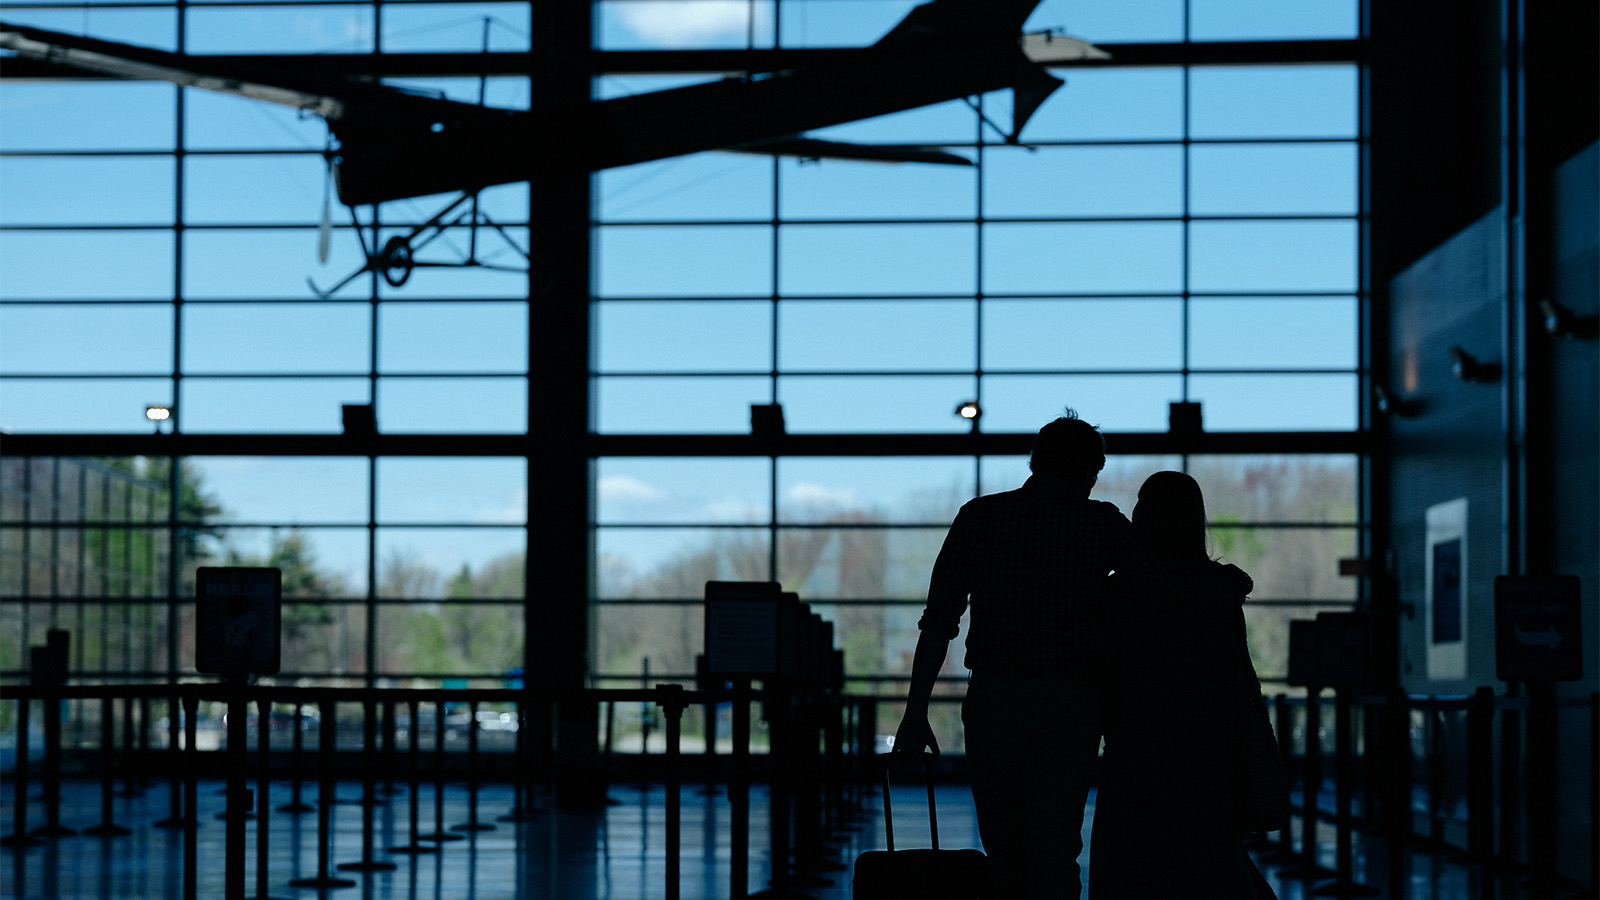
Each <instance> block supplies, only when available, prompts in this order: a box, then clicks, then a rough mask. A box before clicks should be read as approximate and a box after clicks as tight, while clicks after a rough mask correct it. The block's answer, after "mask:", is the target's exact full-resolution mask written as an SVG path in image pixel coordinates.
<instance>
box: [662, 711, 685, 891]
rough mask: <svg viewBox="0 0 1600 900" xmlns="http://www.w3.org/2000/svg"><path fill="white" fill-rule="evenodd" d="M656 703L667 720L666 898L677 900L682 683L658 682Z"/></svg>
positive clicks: (680, 876)
mask: <svg viewBox="0 0 1600 900" xmlns="http://www.w3.org/2000/svg"><path fill="white" fill-rule="evenodd" d="M656 694H657V702H658V703H659V704H660V705H661V713H662V717H663V718H665V719H666V726H667V758H666V767H667V771H666V794H667V809H666V817H667V820H666V830H667V900H678V895H679V891H680V883H681V881H682V872H681V865H680V859H679V852H680V850H681V847H682V840H683V832H682V828H683V822H682V808H681V804H682V802H683V798H682V794H681V792H682V788H683V773H682V772H681V771H679V765H680V763H681V762H682V760H681V759H680V756H681V753H680V750H681V748H680V747H679V746H678V744H679V740H680V739H681V738H682V734H683V709H684V707H685V706H686V705H687V704H686V703H685V702H684V700H683V685H681V684H658V685H656Z"/></svg>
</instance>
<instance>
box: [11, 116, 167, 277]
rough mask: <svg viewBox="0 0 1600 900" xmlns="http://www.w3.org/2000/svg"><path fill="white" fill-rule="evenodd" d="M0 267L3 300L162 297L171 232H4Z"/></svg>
mask: <svg viewBox="0 0 1600 900" xmlns="http://www.w3.org/2000/svg"><path fill="white" fill-rule="evenodd" d="M7 130H10V129H9V126H8V128H7ZM0 271H4V272H5V273H6V285H5V293H6V299H8V300H79V299H81V300H146V299H156V300H160V299H165V298H168V297H170V296H172V232H171V231H8V232H6V238H5V240H3V241H0Z"/></svg>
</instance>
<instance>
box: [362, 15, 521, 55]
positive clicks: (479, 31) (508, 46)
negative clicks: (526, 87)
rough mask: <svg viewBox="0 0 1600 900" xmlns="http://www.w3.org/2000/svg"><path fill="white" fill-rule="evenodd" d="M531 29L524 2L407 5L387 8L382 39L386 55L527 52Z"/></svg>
mask: <svg viewBox="0 0 1600 900" xmlns="http://www.w3.org/2000/svg"><path fill="white" fill-rule="evenodd" d="M531 28H532V25H531V23H530V22H529V12H528V6H527V5H526V4H522V3H449V4H445V3H408V4H405V5H402V6H396V7H395V8H393V9H385V10H384V12H383V34H382V35H380V41H381V43H382V49H383V51H384V52H386V53H401V52H405V53H482V52H485V51H489V52H524V53H525V52H527V51H528V49H529V47H530V44H529V37H528V35H529V31H530V29H531ZM486 32H487V38H488V45H487V46H485V45H484V40H485V33H486Z"/></svg>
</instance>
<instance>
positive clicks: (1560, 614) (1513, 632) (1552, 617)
mask: <svg viewBox="0 0 1600 900" xmlns="http://www.w3.org/2000/svg"><path fill="white" fill-rule="evenodd" d="M1578 587H1579V585H1578V576H1576V575H1543V576H1540V575H1501V576H1499V577H1498V578H1496V579H1495V580H1494V674H1495V677H1496V678H1498V679H1500V680H1501V681H1578V680H1579V679H1581V678H1583V620H1582V616H1581V614H1580V610H1581V607H1580V601H1579V593H1578Z"/></svg>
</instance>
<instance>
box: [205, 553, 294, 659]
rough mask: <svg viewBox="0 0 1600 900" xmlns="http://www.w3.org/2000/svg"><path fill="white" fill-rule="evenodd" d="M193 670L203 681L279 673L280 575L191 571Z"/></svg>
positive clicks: (250, 570) (233, 569) (236, 569)
mask: <svg viewBox="0 0 1600 900" xmlns="http://www.w3.org/2000/svg"><path fill="white" fill-rule="evenodd" d="M194 594H195V615H194V626H195V627H194V641H195V645H194V667H195V670H196V671H198V672H203V673H205V674H208V675H271V674H273V673H275V672H277V671H278V668H279V666H280V664H281V656H280V642H279V635H280V631H281V628H280V624H281V620H280V616H279V609H280V607H281V606H282V605H283V573H282V572H281V571H279V570H278V569H274V568H264V567H263V568H257V567H247V566H202V567H201V568H199V569H197V570H196V571H195V585H194Z"/></svg>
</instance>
